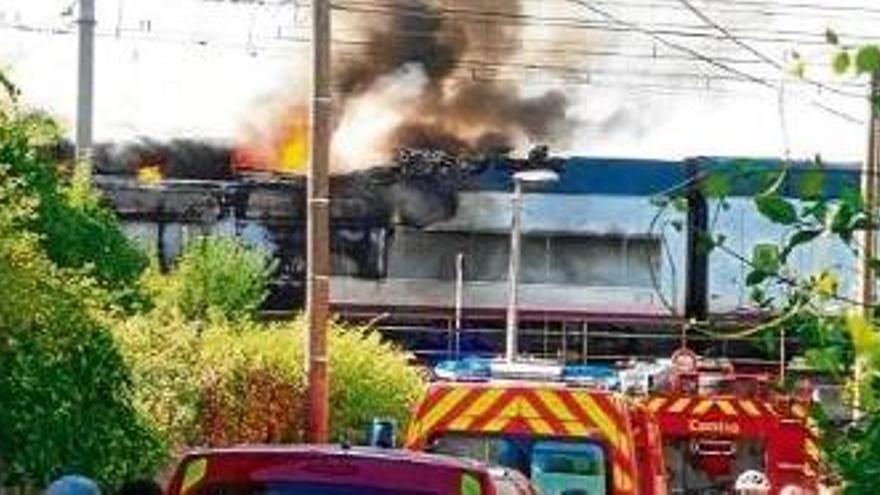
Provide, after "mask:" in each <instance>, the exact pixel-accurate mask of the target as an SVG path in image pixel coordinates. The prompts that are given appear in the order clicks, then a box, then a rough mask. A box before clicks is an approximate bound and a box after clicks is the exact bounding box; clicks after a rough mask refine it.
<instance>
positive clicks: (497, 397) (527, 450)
mask: <svg viewBox="0 0 880 495" xmlns="http://www.w3.org/2000/svg"><path fill="white" fill-rule="evenodd" d="M465 368H466V370H467V372H466V373H463V374H461V375H458V376H450V375H449V374H446V376H444V377H443V379H441V380H439V381H437V382H435V383H433V384H432V385H431V386H430V388H429V390H428V391H427V393H426V394H425V396H424V398H423V399H422V401H421V402H420V403H419V405H418V406H417V407H416V409H415V415H414V418H413V421H412V422H411V424H410V428H409V431H408V434H407V441H406V447H407V448H409V449H413V450H419V451H427V452H434V453H439V454H445V455H452V456H456V457H465V458H470V459H475V460H478V461H482V462H488V463H493V464H500V465H503V466H506V467H509V468H513V469H516V470H518V471H520V472H521V473H523V474H525V475H526V476H528V477H529V478H530V479H531V481H532V483H533V484H534V485H535V488H536V489H537V490H538V492H539V493H542V494H545V495H636V494H639V493H641V494H644V495H663V494H665V493H666V491H665V486H664V485H663V483H662V482H661V481H660V480H661V479H662V473H663V472H664V468H663V457H662V454H661V447H660V444H659V442H660V438H659V435H658V434H657V429H656V425H654V424H653V423H652V420H651V419H650V412H649V411H648V410H647V409H645V408H641V407H640V406H639V405H638V404H635V403H634V402H632V401H630V400H628V399H627V398H626V397H624V396H622V395H620V394H617V393H614V392H611V391H608V390H604V386H603V384H602V383H601V380H595V381H592V382H591V383H585V382H584V380H580V379H575V380H572V379H566V376H565V375H566V373H565V370H564V369H563V367H560V366H558V365H551V364H544V363H542V364H537V365H524V364H518V365H515V366H507V365H504V364H503V363H493V362H489V363H487V364H486V365H485V368H486V369H485V370H481V369H480V367H479V366H477V367H475V366H474V364H473V363H468V364H467V365H466V366H465ZM474 370H478V371H477V372H474ZM568 378H572V377H568ZM639 442H645V443H643V444H640V443H639ZM648 443H650V445H648ZM643 473H649V474H643ZM643 476H649V477H650V480H648V481H645V480H644V479H643Z"/></svg>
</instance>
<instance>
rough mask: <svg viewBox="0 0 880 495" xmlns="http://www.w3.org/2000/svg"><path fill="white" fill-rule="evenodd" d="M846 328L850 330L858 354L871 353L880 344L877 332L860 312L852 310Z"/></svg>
mask: <svg viewBox="0 0 880 495" xmlns="http://www.w3.org/2000/svg"><path fill="white" fill-rule="evenodd" d="M846 328H847V330H849V336H850V338H851V339H852V343H853V348H855V350H856V353H857V354H866V353H869V352H871V351H872V350H873V349H874V348H875V346H877V345H878V338H877V335H878V334H877V332H875V331H874V329H873V328H872V327H871V325H870V323H868V321H867V320H866V319H865V317H864V316H862V315H861V314H859V313H858V312H852V313H850V314H849V315H848V316H847V318H846Z"/></svg>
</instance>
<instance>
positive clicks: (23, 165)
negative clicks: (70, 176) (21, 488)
mask: <svg viewBox="0 0 880 495" xmlns="http://www.w3.org/2000/svg"><path fill="white" fill-rule="evenodd" d="M0 83H2V84H0V85H2V86H3V87H5V88H13V86H11V84H9V83H8V81H7V80H5V79H3V78H2V77H0ZM6 96H7V97H6V98H5V99H4V98H3V95H2V94H0V466H2V470H0V486H3V485H4V484H6V483H20V482H30V483H37V484H39V483H42V482H46V481H47V480H48V479H50V478H52V477H54V476H56V475H58V474H60V473H62V472H74V471H75V472H80V473H83V474H86V475H89V476H93V477H95V478H97V479H98V480H100V481H101V482H103V483H105V484H115V483H116V482H119V481H121V480H123V479H125V478H128V477H133V476H142V475H148V474H152V473H153V472H154V471H155V469H156V468H157V467H158V466H159V465H160V464H161V463H162V462H163V460H164V459H163V457H164V448H163V446H162V443H161V441H160V439H159V437H158V436H157V435H156V434H155V432H153V431H152V430H151V429H150V428H149V427H148V426H147V425H145V424H144V422H143V421H142V419H141V418H140V417H139V416H138V414H137V413H136V411H135V410H134V409H133V408H132V407H131V405H130V404H131V388H130V385H131V384H130V379H129V373H128V369H127V367H126V366H125V363H124V361H123V360H122V357H121V355H120V353H119V351H118V349H117V346H116V344H115V342H114V341H113V339H112V336H111V334H110V331H109V329H108V327H107V325H106V322H107V317H106V316H107V315H105V314H104V313H102V308H105V307H107V303H108V301H109V295H108V293H107V292H106V290H104V288H103V287H102V286H101V285H102V284H100V282H108V281H109V278H108V279H103V280H97V281H96V280H95V279H94V278H92V277H91V276H89V275H88V274H87V273H86V272H87V271H89V272H90V273H93V274H98V275H100V273H101V272H100V270H86V268H87V266H86V264H87V263H86V262H85V261H84V262H83V263H81V264H71V265H66V264H63V263H61V266H59V264H58V263H56V261H58V260H55V259H54V258H53V257H52V256H51V253H47V246H50V245H51V244H52V243H55V242H66V241H64V240H62V239H61V238H59V237H53V235H52V234H51V233H50V232H48V231H47V230H46V229H44V228H42V227H45V226H46V225H47V224H46V223H45V222H46V221H47V220H48V219H49V218H50V217H51V215H49V214H48V213H47V212H49V211H53V210H51V209H52V208H56V209H58V208H68V209H69V210H68V211H74V210H75V211H80V212H84V211H97V210H88V209H83V208H81V207H80V206H77V204H76V202H75V201H73V197H72V196H68V191H72V189H68V188H67V186H61V184H60V182H59V181H58V176H57V175H56V171H55V169H54V168H53V167H52V166H51V165H50V161H49V160H47V159H45V158H44V156H43V154H42V151H41V149H42V148H43V146H44V145H45V144H46V143H49V142H51V141H52V140H53V139H55V133H54V131H53V124H52V123H51V122H50V121H48V120H46V119H45V118H44V117H42V116H39V115H37V114H34V113H25V112H23V111H21V110H20V108H19V107H17V102H16V101H15V96H16V93H15V92H14V91H13V90H10V91H9V93H8V94H7V95H6ZM57 211H60V210H57ZM99 223H100V222H99ZM68 225H69V226H70V227H72V228H73V227H82V226H84V225H85V224H84V223H82V222H72V223H69V224H68ZM114 225H115V224H114ZM86 230H89V229H86ZM90 232H92V233H94V232H95V231H94V230H90ZM66 239H70V237H69V236H68V237H66ZM78 248H82V246H81V245H78V244H77V243H76V242H73V243H72V245H71V249H72V250H76V249H78ZM101 248H102V249H96V251H95V252H93V253H91V255H90V257H89V258H88V260H89V261H88V264H91V263H93V262H94V263H99V264H100V263H103V262H105V261H109V262H111V263H112V262H115V261H114V260H116V258H114V257H113V256H112V254H113V253H109V254H108V253H107V252H104V251H103V249H105V248H106V249H108V250H111V251H112V250H113V249H115V247H114V246H113V245H112V244H111V245H108V246H101ZM71 268H77V270H73V269H71Z"/></svg>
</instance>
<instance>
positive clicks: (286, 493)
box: [197, 481, 445, 495]
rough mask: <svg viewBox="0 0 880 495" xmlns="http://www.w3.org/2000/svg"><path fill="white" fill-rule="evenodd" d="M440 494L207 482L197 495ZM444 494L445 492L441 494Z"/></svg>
mask: <svg viewBox="0 0 880 495" xmlns="http://www.w3.org/2000/svg"><path fill="white" fill-rule="evenodd" d="M351 494H357V495H441V494H438V493H435V492H427V491H422V492H418V491H413V490H409V489H407V490H399V489H393V488H376V487H371V486H364V485H360V484H359V485H349V484H331V483H326V482H287V481H285V482H272V483H261V482H246V483H207V484H205V485H203V486H202V487H201V488H200V489H199V490H198V491H197V495H351ZM442 495H445V494H442Z"/></svg>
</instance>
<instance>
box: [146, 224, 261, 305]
mask: <svg viewBox="0 0 880 495" xmlns="http://www.w3.org/2000/svg"><path fill="white" fill-rule="evenodd" d="M273 270H274V264H273V263H272V262H271V261H270V258H269V256H268V255H267V254H266V253H265V252H264V251H262V250H259V249H256V248H249V247H247V246H245V245H244V244H242V243H241V241H239V240H237V239H235V238H229V237H201V238H198V239H195V240H193V241H191V242H189V243H188V244H187V245H186V247H185V248H184V252H183V254H182V255H181V257H180V259H179V260H178V262H177V267H176V269H175V270H174V271H173V272H172V273H171V274H170V275H167V276H163V275H160V274H158V273H156V271H155V270H154V271H153V272H152V273H151V274H150V276H148V277H147V279H148V282H147V285H148V286H149V287H150V291H151V292H152V294H153V295H154V299H155V301H156V304H157V305H159V306H161V307H164V308H165V309H166V310H167V309H172V310H177V311H179V312H180V313H181V314H182V315H183V316H184V317H185V318H186V319H188V320H205V319H210V318H213V317H218V316H219V317H223V318H226V319H230V320H241V319H248V318H252V317H253V316H255V315H256V312H257V310H258V309H259V308H260V306H261V305H262V303H263V301H264V300H265V298H266V296H267V295H268V280H269V276H270V274H271V273H272V271H273Z"/></svg>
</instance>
